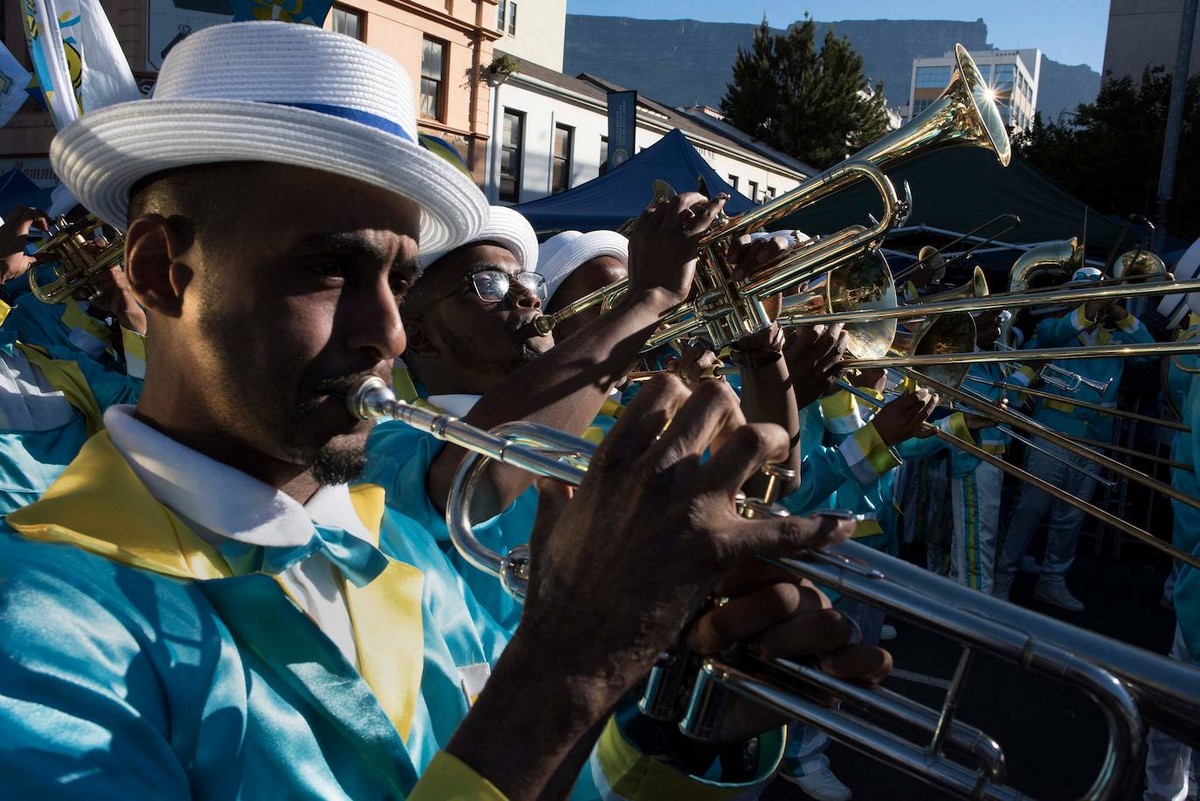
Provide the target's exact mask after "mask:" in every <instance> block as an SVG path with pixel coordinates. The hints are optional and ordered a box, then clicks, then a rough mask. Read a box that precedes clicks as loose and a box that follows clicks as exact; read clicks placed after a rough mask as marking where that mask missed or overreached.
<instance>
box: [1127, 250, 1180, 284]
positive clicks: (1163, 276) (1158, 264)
mask: <svg viewBox="0 0 1200 801" xmlns="http://www.w3.org/2000/svg"><path fill="white" fill-rule="evenodd" d="M1169 279H1170V274H1169V273H1167V265H1166V263H1165V262H1163V260H1162V259H1161V258H1159V257H1158V256H1157V255H1156V254H1154V253H1151V252H1150V251H1148V250H1141V249H1138V250H1130V251H1128V252H1126V253H1122V254H1121V255H1120V256H1118V257H1117V260H1116V261H1115V262H1114V263H1113V280H1114V281H1124V282H1126V283H1129V284H1144V283H1148V282H1150V281H1165V280H1169Z"/></svg>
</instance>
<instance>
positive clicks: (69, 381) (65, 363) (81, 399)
mask: <svg viewBox="0 0 1200 801" xmlns="http://www.w3.org/2000/svg"><path fill="white" fill-rule="evenodd" d="M17 347H18V348H20V350H21V352H22V353H24V354H25V358H26V359H28V360H29V362H30V363H31V364H34V365H36V366H37V367H38V369H39V370H41V371H42V375H44V376H46V379H47V380H48V381H49V382H50V386H52V387H54V388H55V389H57V390H58V391H59V392H61V393H63V395H64V396H65V397H66V399H67V402H68V403H70V404H71V405H72V406H74V407H75V408H76V409H78V410H79V412H80V414H82V415H83V417H84V420H86V421H87V432H88V435H89V436H90V435H92V434H95V433H96V432H97V431H103V430H104V412H102V411H101V410H100V404H99V403H97V402H96V396H95V395H94V394H92V388H91V387H90V386H89V385H88V382H87V379H86V378H84V377H83V371H82V370H80V369H79V364H78V362H73V361H69V360H65V359H53V358H51V357H50V356H49V355H48V354H47V353H46V352H45V351H43V350H42V349H41V348H39V347H36V346H34V345H26V344H25V343H23V342H18V343H17Z"/></svg>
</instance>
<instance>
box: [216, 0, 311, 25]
mask: <svg viewBox="0 0 1200 801" xmlns="http://www.w3.org/2000/svg"><path fill="white" fill-rule="evenodd" d="M230 5H232V6H233V21H234V22H251V21H253V20H256V19H261V20H278V21H280V22H300V23H303V24H305V25H316V26H317V27H318V28H320V27H322V26H324V25H325V18H326V17H327V16H329V9H330V8H332V7H333V0H231V2H230Z"/></svg>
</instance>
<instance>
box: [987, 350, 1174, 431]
mask: <svg viewBox="0 0 1200 801" xmlns="http://www.w3.org/2000/svg"><path fill="white" fill-rule="evenodd" d="M1011 352H1012V353H1021V351H1019V350H1017V351H1011ZM967 380H968V381H974V382H975V383H977V384H987V385H988V386H991V387H997V388H1000V389H1004V390H1009V391H1012V392H1019V393H1020V394H1022V395H1029V396H1031V397H1034V398H1047V399H1050V400H1060V401H1063V402H1064V403H1069V404H1071V405H1072V406H1078V407H1079V408H1081V409H1091V410H1092V411H1095V412H1101V413H1103V414H1111V415H1112V416H1113V417H1123V418H1125V419H1126V420H1136V421H1138V422H1139V423H1151V424H1153V425H1156V426H1162V427H1163V428H1173V429H1175V430H1176V431H1183V432H1190V431H1191V430H1192V429H1191V428H1190V427H1189V426H1187V425H1184V424H1183V423H1179V422H1176V421H1174V420H1163V419H1161V418H1158V417H1149V416H1147V415H1144V414H1138V413H1137V412H1126V411H1123V410H1121V409H1110V408H1109V407H1107V406H1101V405H1100V404H1099V403H1088V402H1087V401H1077V400H1071V399H1070V398H1064V397H1063V396H1062V395H1055V394H1054V393H1053V392H1046V391H1044V390H1040V389H1031V388H1029V387H1022V386H1018V385H1016V384H1007V383H1004V382H1002V381H990V380H988V379H986V378H980V377H978V376H973V375H969V376H967Z"/></svg>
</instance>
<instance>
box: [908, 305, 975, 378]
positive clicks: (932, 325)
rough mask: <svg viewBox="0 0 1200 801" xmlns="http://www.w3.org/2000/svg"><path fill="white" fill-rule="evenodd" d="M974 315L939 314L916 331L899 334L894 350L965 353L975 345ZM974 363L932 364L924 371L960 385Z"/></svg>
mask: <svg viewBox="0 0 1200 801" xmlns="http://www.w3.org/2000/svg"><path fill="white" fill-rule="evenodd" d="M975 336H976V334H975V318H973V317H972V316H971V315H970V314H969V313H968V312H954V313H951V314H939V315H938V316H937V317H934V318H933V319H932V320H928V321H926V322H925V324H924V325H922V326H921V328H920V329H918V330H917V332H916V333H915V334H908V333H898V334H897V336H896V346H894V349H896V350H901V351H902V352H903V353H905V354H907V355H909V356H926V355H936V356H940V355H942V354H947V353H965V352H968V351H970V350H972V349H974V347H975ZM970 369H971V365H970V364H968V363H966V362H955V363H951V364H936V365H929V366H926V367H924V368H923V369H922V372H923V373H924V374H925V375H927V376H929V377H930V378H934V379H937V380H938V381H941V382H942V383H944V384H949V385H950V386H954V387H957V386H959V385H961V384H962V382H963V380H964V379H965V378H966V377H967V371H968V370H970Z"/></svg>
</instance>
